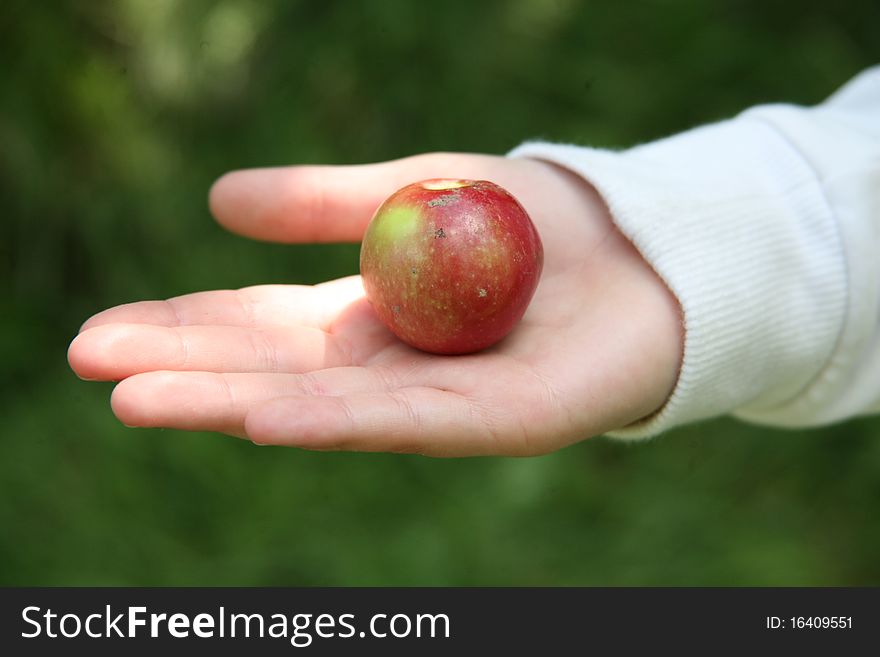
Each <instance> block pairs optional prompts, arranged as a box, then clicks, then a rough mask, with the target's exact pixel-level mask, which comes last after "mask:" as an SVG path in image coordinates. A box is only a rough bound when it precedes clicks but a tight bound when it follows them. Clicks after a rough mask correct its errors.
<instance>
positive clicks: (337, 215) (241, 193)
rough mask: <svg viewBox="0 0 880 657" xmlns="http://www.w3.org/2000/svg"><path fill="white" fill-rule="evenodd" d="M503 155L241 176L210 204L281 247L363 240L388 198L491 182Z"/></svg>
mask: <svg viewBox="0 0 880 657" xmlns="http://www.w3.org/2000/svg"><path fill="white" fill-rule="evenodd" d="M498 159H499V158H494V157H491V156H484V155H467V154H456V153H435V154H429V155H417V156H414V157H408V158H404V159H400V160H393V161H390V162H382V163H379V164H361V165H353V166H294V167H278V168H270V169H248V170H242V171H233V172H231V173H227V174H226V175H224V176H223V177H221V178H220V179H219V180H218V181H217V182H216V183H214V186H213V187H212V188H211V192H210V195H209V204H210V206H211V211H212V212H213V214H214V216H215V217H216V218H217V220H218V221H219V222H220V223H221V224H223V226H225V227H226V228H227V229H229V230H231V231H233V232H235V233H240V234H242V235H246V236H248V237H253V238H256V239H264V240H273V241H280V242H355V241H359V240H360V239H361V237H362V236H363V233H364V229H365V228H366V226H367V223H369V221H370V218H371V217H372V215H373V213H374V212H375V211H376V208H377V207H378V206H379V204H380V203H382V201H384V200H385V199H386V198H387V197H388V196H389V195H391V194H392V193H393V192H394V191H396V190H398V189H400V188H401V187H403V186H404V185H407V184H409V183H411V182H415V181H418V180H424V179H426V178H474V177H476V178H483V177H487V176H489V173H488V171H491V169H490V167H491V166H492V165H493V164H495V163H496V162H497V161H498Z"/></svg>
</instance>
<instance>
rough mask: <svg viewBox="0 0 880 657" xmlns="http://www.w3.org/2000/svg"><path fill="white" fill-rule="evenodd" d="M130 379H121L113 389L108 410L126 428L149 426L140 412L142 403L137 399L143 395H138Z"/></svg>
mask: <svg viewBox="0 0 880 657" xmlns="http://www.w3.org/2000/svg"><path fill="white" fill-rule="evenodd" d="M132 378H133V377H132ZM132 378H128V379H123V380H122V381H120V382H119V383H117V384H116V387H115V388H113V392H112V393H111V394H110V408H111V409H112V411H113V415H115V416H116V419H117V420H119V421H120V422H122V424H124V425H125V426H127V427H144V426H149V424H148V423H147V422H146V418H145V417H144V415H143V412H142V409H143V401H142V400H139V399H138V397H139V396H140V397H142V396H143V395H139V394H138V390H137V386H136V385H135V384H133V381H132Z"/></svg>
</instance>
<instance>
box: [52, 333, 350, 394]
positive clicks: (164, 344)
mask: <svg viewBox="0 0 880 657" xmlns="http://www.w3.org/2000/svg"><path fill="white" fill-rule="evenodd" d="M349 353H350V351H349V349H348V345H347V342H346V341H344V340H343V339H342V338H339V337H337V336H333V335H330V334H329V333H326V332H325V331H321V330H319V329H314V328H308V327H301V326H292V327H289V328H274V329H250V328H241V327H237V326H173V327H165V326H155V325H150V324H104V325H102V326H97V327H95V328H92V329H89V330H88V331H85V332H84V333H81V334H80V335H79V336H78V337H77V338H76V339H75V340H74V341H73V343H72V344H71V345H70V349H69V350H68V360H69V361H70V366H71V367H72V368H73V371H74V372H76V373H77V375H78V376H80V377H81V378H84V379H89V380H93V381H94V380H100V381H118V380H120V379H124V378H126V377H129V376H132V375H133V374H139V373H141V372H150V371H155V370H179V371H183V370H191V371H201V372H308V371H312V370H320V369H325V368H328V367H341V366H343V365H348V364H350V357H349Z"/></svg>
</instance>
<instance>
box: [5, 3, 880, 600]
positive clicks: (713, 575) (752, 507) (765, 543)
mask: <svg viewBox="0 0 880 657" xmlns="http://www.w3.org/2000/svg"><path fill="white" fill-rule="evenodd" d="M877 25H880V6H878V5H877V3H876V2H872V1H871V0H863V1H858V0H856V1H853V2H846V3H832V4H831V6H829V5H828V3H825V2H819V1H818V0H809V1H806V2H801V3H797V5H793V4H792V3H789V2H782V1H781V0H764V1H762V2H757V1H753V0H726V1H724V2H713V3H707V2H700V1H698V0H690V1H687V2H660V1H659V0H652V1H648V2H638V3H630V2H627V3H623V2H611V1H610V0H604V1H603V2H589V3H587V2H576V1H574V0H555V1H551V0H516V1H510V2H501V1H500V0H498V1H492V2H479V3H478V2H467V1H466V0H461V1H452V0H446V1H445V2H443V3H440V4H436V3H433V4H432V3H420V2H403V1H398V2H370V3H367V2H306V1H301V2H283V1H281V0H276V1H274V2H255V1H253V2H251V1H246V0H223V1H221V2H207V1H204V0H194V1H192V2H177V3H175V2H170V1H167V0H164V1H162V2H158V1H156V2H152V1H147V0H127V1H125V2H85V1H77V2H70V3H66V4H62V3H38V2H27V1H26V0H18V1H15V2H6V3H4V6H3V9H2V13H0V57H2V60H0V61H2V67H0V144H2V147H0V200H2V203H3V220H2V222H0V275H2V279H3V289H4V290H5V291H4V294H3V295H2V297H0V316H2V324H0V331H2V332H0V367H2V373H3V379H2V382H0V385H2V387H3V390H2V393H3V394H2V397H0V416H2V422H3V424H2V436H3V447H4V451H3V459H2V461H0V491H2V495H0V526H2V527H3V532H2V534H0V584H33V585H37V584H50V585H57V584H141V585H162V584H240V585H246V584H250V585H260V584H264V585H265V584H325V585H328V584H378V585H384V584H389V585H390V584H401V585H410V584H461V585H479V584H562V585H565V584H590V585H599V584H650V585H655V584H695V585H700V584H756V585H769V584H789V585H805V584H837V585H842V584H874V585H876V584H880V561H878V559H877V554H878V553H880V524H878V522H877V520H878V509H880V484H878V481H880V479H878V473H880V440H878V438H880V435H878V434H880V424H878V421H877V420H859V421H853V422H849V423H847V424H844V425H841V426H839V427H835V428H831V429H826V430H821V431H803V432H781V431H772V430H768V429H761V428H755V427H750V426H747V425H744V424H740V423H735V422H732V421H726V420H722V421H717V422H712V423H705V424H701V425H697V426H694V427H689V428H685V429H681V430H678V431H675V432H672V433H671V434H670V435H668V436H666V437H664V438H662V439H660V440H657V441H655V442H652V443H650V444H647V445H640V446H631V445H622V444H615V443H611V442H610V441H606V440H603V439H598V440H593V441H589V442H586V443H582V444H580V445H577V446H575V447H572V448H569V449H566V450H563V451H562V452H559V453H557V454H553V455H550V456H547V457H543V458H536V459H528V460H517V459H472V460H452V461H438V460H429V459H424V458H420V457H404V456H391V455H353V454H317V453H305V452H300V451H295V450H283V449H275V448H263V449H259V448H256V447H254V446H252V445H250V444H249V443H246V442H241V441H237V440H235V439H231V438H226V437H223V436H219V435H213V434H186V433H182V432H176V431H147V430H130V429H125V428H123V427H121V426H120V425H119V424H118V423H117V422H116V420H115V419H114V418H113V416H112V414H111V413H110V410H109V408H108V406H107V403H106V402H107V396H108V394H109V391H110V387H109V386H107V385H104V384H86V383H83V382H80V381H78V380H77V379H76V377H75V376H74V375H73V374H71V373H70V371H69V370H68V369H67V367H66V363H65V360H64V354H65V349H66V346H67V344H68V342H69V340H70V339H71V338H72V337H73V335H74V334H75V332H76V330H77V327H78V325H79V323H80V322H81V321H82V320H84V319H85V318H86V317H87V316H88V315H89V314H91V313H92V312H95V311H97V310H99V309H101V308H104V307H106V306H109V305H113V304H117V303H122V302H126V301H130V300H135V299H141V298H162V297H168V296H173V295H176V294H181V293H185V292H189V291H194V290H199V289H212V288H222V287H239V286H244V285H250V284H256V283H263V282H299V283H301V282H317V281H319V280H323V279H326V278H330V277H336V276H340V275H344V274H349V273H352V272H355V271H356V269H357V253H358V250H357V246H356V245H341V246H340V245H337V246H332V245H331V246H282V245H268V244H260V243H252V242H247V241H245V240H242V239H240V238H237V237H235V236H231V235H228V234H225V233H224V232H223V231H222V230H221V229H220V228H218V227H217V226H216V225H215V224H214V223H213V222H212V220H211V219H210V217H209V214H208V212H207V209H206V205H205V197H206V192H207V189H208V187H209V185H210V183H211V181H212V180H213V179H214V178H216V177H217V176H218V175H219V174H221V173H222V172H224V171H225V170H228V169H232V168H239V167H246V166H258V165H259V166H264V165H279V164H286V163H297V162H319V163H348V162H366V161H375V160H381V159H387V158H393V157H399V156H403V155H408V154H411V153H415V152H421V151H427V150H435V149H440V150H469V151H485V152H496V153H501V152H504V151H506V150H508V149H510V148H512V147H513V146H515V145H516V144H518V143H519V142H520V141H522V140H524V139H527V138H535V137H542V138H549V139H555V140H565V141H577V142H581V143H585V144H593V145H603V146H626V145H629V144H633V143H636V142H640V141H646V140H649V139H652V138H656V137H659V136H662V135H665V134H669V133H673V132H675V131H678V130H681V129H684V128H687V127H689V126H691V125H695V124H698V123H701V122H705V121H709V120H714V119H717V118H721V117H724V116H729V115H731V114H733V113H735V112H737V111H739V110H740V109H743V108H745V107H747V106H749V105H752V104H755V103H758V102H769V101H782V100H785V101H792V102H803V103H814V102H817V101H819V100H821V99H822V98H823V97H824V96H826V95H827V94H829V93H830V92H831V91H833V90H834V88H835V87H836V86H838V85H839V84H841V83H842V82H844V81H845V80H846V79H848V78H849V77H850V76H852V75H853V74H855V73H856V72H857V71H859V70H860V69H861V68H864V67H865V66H867V65H869V64H871V63H873V62H875V61H877V60H878V59H880V42H878V41H877V39H876V26H877Z"/></svg>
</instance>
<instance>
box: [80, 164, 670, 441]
mask: <svg viewBox="0 0 880 657" xmlns="http://www.w3.org/2000/svg"><path fill="white" fill-rule="evenodd" d="M444 177H448V178H471V179H485V180H491V181H493V182H496V183H498V184H500V185H502V186H503V187H505V188H507V189H508V190H510V191H511V193H513V194H514V196H516V197H517V198H518V199H519V201H520V202H521V203H522V204H523V206H524V207H525V208H526V210H527V211H528V212H529V214H530V215H531V217H532V220H533V221H534V223H535V225H536V226H537V228H538V231H539V232H540V234H541V238H542V240H543V243H544V254H545V264H544V273H543V276H542V278H541V282H540V284H539V286H538V290H537V292H536V293H535V297H534V299H533V300H532V303H531V305H530V307H529V309H528V311H527V312H526V314H525V317H524V318H523V320H522V322H521V323H520V324H519V325H518V326H517V327H516V328H515V329H514V330H513V332H512V333H511V334H510V335H509V336H508V337H507V338H506V339H504V340H503V341H502V342H500V343H499V344H497V345H495V346H494V347H492V348H490V349H488V350H486V351H483V352H480V353H477V354H472V355H468V356H435V355H430V354H425V353H422V352H419V351H416V350H414V349H412V348H410V347H408V346H406V345H404V344H403V343H401V342H400V341H398V340H397V339H396V338H395V337H394V336H393V335H392V334H391V333H390V332H389V331H388V330H387V329H386V328H385V327H384V326H383V325H382V324H380V323H379V321H378V320H377V319H376V318H375V316H374V314H373V312H372V310H371V309H370V306H369V303H368V302H367V301H366V299H365V298H364V293H363V289H362V287H361V284H360V278H359V277H350V278H344V279H340V280H337V281H331V282H328V283H323V284H321V285H317V286H314V287H310V286H296V285H293V286H287V285H266V286H259V287H251V288H246V289H243V290H238V291H229V290H223V291H215V292H200V293H196V294H190V295H186V296H182V297H176V298H174V299H169V300H168V301H143V302H139V303H133V304H128V305H124V306H118V307H116V308H111V309H109V310H105V311H104V312H102V313H99V314H97V315H95V316H94V317H92V318H91V319H90V320H89V321H87V322H86V323H85V325H84V326H83V327H82V330H81V332H80V335H79V336H78V337H77V338H76V339H75V340H74V341H73V344H72V345H71V346H70V351H69V359H70V364H71V366H72V367H73V369H74V370H75V371H76V373H77V374H78V375H79V376H81V377H83V378H87V379H97V380H114V381H117V380H118V381H120V383H119V384H118V385H117V386H116V389H115V390H114V392H113V397H112V406H113V411H114V413H116V415H117V417H119V419H120V420H121V421H122V422H124V423H125V424H128V425H132V426H140V427H171V428H179V429H192V430H212V431H222V432H225V433H230V434H233V435H237V436H242V437H246V438H249V439H250V440H252V441H254V442H256V443H271V444H278V445H293V446H297V447H304V448H308V449H347V450H369V451H393V452H417V453H422V454H430V455H434V456H463V455H477V454H512V455H527V454H540V453H544V452H549V451H552V450H555V449H558V448H560V447H563V446H565V445H568V444H570V443H573V442H576V441H578V440H581V439H583V438H587V437H589V436H592V435H595V434H600V433H603V432H605V431H608V430H611V429H615V428H620V427H622V426H624V425H626V424H628V423H631V422H634V421H636V420H638V419H640V418H642V417H644V416H647V415H649V414H651V413H653V412H654V411H656V410H657V409H658V408H659V407H660V406H661V405H662V404H663V403H664V401H665V400H666V398H667V397H668V395H669V394H670V393H671V391H672V388H673V386H674V384H675V380H676V376H677V373H678V368H679V364H680V362H681V350H682V346H681V344H682V328H681V318H680V310H679V306H678V303H677V301H676V300H675V299H674V297H673V296H672V295H671V294H670V293H669V292H668V290H667V289H666V287H665V286H664V284H663V283H662V282H661V280H660V279H659V278H658V277H657V275H656V274H655V273H654V272H653V270H652V269H651V268H650V267H649V266H648V264H647V263H645V261H644V260H643V259H642V258H641V256H640V255H639V253H638V252H637V251H636V250H635V249H634V248H633V247H632V245H631V244H630V243H629V241H628V240H627V239H626V238H625V237H624V236H623V235H622V234H621V233H620V232H618V230H617V229H616V228H615V227H614V225H613V224H612V222H611V219H610V217H609V215H608V212H607V210H606V208H605V207H604V205H603V203H602V201H601V200H600V198H599V197H598V196H597V194H596V192H595V191H594V190H593V189H592V188H591V187H590V186H589V185H588V184H587V183H585V182H584V181H583V180H582V179H581V178H579V177H577V176H575V175H573V174H571V173H569V172H567V171H564V170H562V169H559V168H557V167H555V166H554V165H551V164H547V163H544V162H538V161H534V160H526V159H505V158H501V157H492V156H484V155H461V154H432V155H422V156H416V157H411V158H406V159H403V160H397V161H393V162H386V163H383V164H373V165H364V166H351V167H291V168H283V169H263V170H252V171H240V172H235V173H231V174H228V175H227V176H224V177H223V178H221V179H220V181H218V182H217V184H216V185H215V186H214V188H213V190H212V191H211V207H212V210H213V212H214V214H215V215H216V216H217V218H218V219H219V221H220V222H221V223H222V224H223V225H225V226H226V227H228V228H230V229H231V230H233V231H236V232H239V233H242V234H245V235H248V236H251V237H256V238H260V239H268V240H277V241H282V242H330V241H356V240H359V239H360V238H361V236H362V234H363V231H364V229H365V228H366V225H367V223H368V222H369V220H370V217H371V215H372V213H373V211H374V210H375V209H376V207H377V206H378V205H379V203H381V201H382V200H384V198H385V197H386V196H388V195H389V194H390V193H391V192H393V191H395V190H396V189H398V188H399V187H402V186H404V185H405V184H407V183H410V182H414V181H417V180H421V179H425V178H444Z"/></svg>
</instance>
